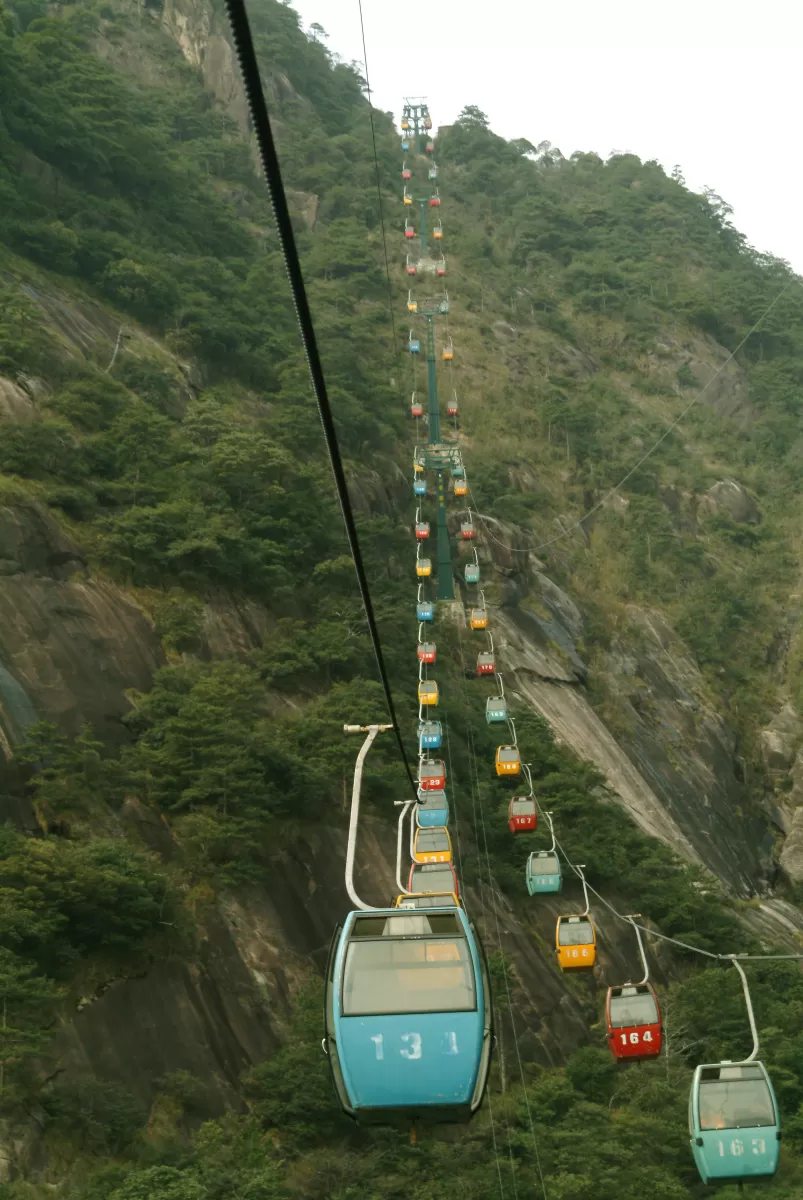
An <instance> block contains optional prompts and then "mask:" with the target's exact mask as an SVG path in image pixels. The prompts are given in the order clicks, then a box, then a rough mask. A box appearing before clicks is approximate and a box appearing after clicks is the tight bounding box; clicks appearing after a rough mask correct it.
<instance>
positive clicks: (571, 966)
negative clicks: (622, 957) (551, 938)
mask: <svg viewBox="0 0 803 1200" xmlns="http://www.w3.org/2000/svg"><path fill="white" fill-rule="evenodd" d="M555 951H556V953H557V956H558V966H559V967H560V969H561V970H562V971H590V970H591V968H592V967H593V966H594V963H595V962H596V958H597V935H596V933H595V932H594V925H593V923H592V921H591V918H590V917H586V916H577V917H558V920H557V924H556V926H555Z"/></svg>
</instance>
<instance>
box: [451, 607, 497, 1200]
mask: <svg viewBox="0 0 803 1200" xmlns="http://www.w3.org/2000/svg"><path fill="white" fill-rule="evenodd" d="M457 642H458V647H459V650H460V680H461V682H460V691H461V693H462V696H463V703H465V699H466V697H465V690H466V685H465V675H466V656H465V652H464V650H463V634H462V630H461V622H460V621H458V623H457ZM469 791H470V793H471V809H472V814H473V823H472V824H473V831H474V837H475V839H476V842H477V857H478V864H479V870H478V874H477V885H478V890H479V893H480V908H481V909H482V916H483V922H485V921H486V920H487V917H486V909H485V887H484V884H483V882H482V858H481V856H480V850H479V845H480V843H479V838H478V837H477V830H478V829H479V822H478V820H477V790H476V788H475V787H474V779H473V776H472V773H471V766H470V764H469ZM485 1091H486V1095H487V1097H488V1114H489V1116H490V1118H491V1141H492V1143H493V1148H494V1157H495V1159H496V1173H497V1176H498V1178H499V1195H500V1196H501V1197H502V1198H503V1200H504V1195H505V1189H504V1185H503V1184H502V1168H501V1166H500V1163H499V1149H498V1146H497V1144H496V1126H495V1124H494V1109H493V1100H492V1098H491V1087H490V1080H489V1082H488V1086H487V1087H486V1089H485Z"/></svg>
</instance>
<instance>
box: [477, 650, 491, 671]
mask: <svg viewBox="0 0 803 1200" xmlns="http://www.w3.org/2000/svg"><path fill="white" fill-rule="evenodd" d="M495 671H496V656H495V654H494V653H493V651H492V650H481V651H480V652H479V654H478V655H477V674H478V675H493V674H494V672H495Z"/></svg>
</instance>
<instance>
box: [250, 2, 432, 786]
mask: <svg viewBox="0 0 803 1200" xmlns="http://www.w3.org/2000/svg"><path fill="white" fill-rule="evenodd" d="M226 11H227V13H228V17H229V24H230V26H231V32H232V38H233V41H234V46H235V49H236V52H237V58H238V61H239V64H240V72H241V74H242V78H243V84H244V86H245V92H246V98H247V100H248V108H249V112H250V114H251V120H252V122H253V126H254V131H255V133H256V137H257V145H258V146H259V154H260V159H261V162H262V170H263V172H264V175H265V181H266V183H267V185H268V194H269V196H270V202H271V206H272V208H273V217H274V220H275V222H276V229H277V232H278V234H279V243H280V245H281V250H282V256H283V258H284V265H285V269H286V271H287V277H288V279H289V281H290V291H291V294H292V298H293V307H294V308H295V313H296V320H297V321H298V325H299V329H300V331H301V340H302V344H303V346H304V354H305V356H306V359H307V366H308V367H309V373H310V376H311V379H312V387H313V391H314V393H315V399H316V401H317V404H318V413H319V415H320V419H321V425H322V426H323V433H324V438H325V440H326V448H327V450H328V452H329V461H330V463H331V467H332V474H333V475H334V479H335V487H336V489H337V497H338V500H339V501H340V509H341V512H342V514H343V523H344V525H345V527H346V537H347V539H348V544H349V550H350V552H351V557H352V559H353V560H354V569H355V571H356V574H357V583H358V585H359V589H360V596H361V598H362V602H363V607H364V609H365V616H366V620H367V621H368V630H369V633H370V636H371V642H372V644H373V648H374V654H375V656H376V665H377V669H378V671H379V677H380V679H381V681H382V687H383V688H384V692H385V699H386V701H387V706H388V713H389V714H390V718H391V721H392V723H393V730H394V733H395V734H396V741H397V743H398V746H399V752H400V754H401V757H402V762H403V763H404V767H405V770H406V771H407V777H408V779H409V781H410V786H411V788H412V789H413V791H414V792H415V791H416V786H415V780H414V779H413V772H412V770H411V768H410V762H409V760H408V758H407V751H406V750H405V747H404V741H403V740H402V736H401V729H400V728H399V722H398V718H397V716H396V706H395V704H394V703H393V694H392V692H391V688H390V680H389V679H388V673H387V668H386V666H385V658H384V655H383V653H382V644H381V641H380V637H379V630H378V628H377V624H376V617H375V616H374V608H373V604H372V602H371V594H370V590H369V587H368V578H367V575H366V573H365V564H364V563H363V559H362V552H361V550H360V543H359V538H358V536H357V527H356V525H355V523H354V512H353V510H352V507H351V500H350V498H349V492H348V483H347V482H346V474H345V471H344V469H343V461H342V459H341V457H340V447H339V445H338V440H337V430H336V428H335V423H334V417H333V415H332V408H331V405H330V403H329V393H328V391H327V387H326V378H325V376H324V371H323V365H322V363H321V358H320V354H319V351H318V341H317V338H316V336H315V326H314V324H313V321H312V313H311V312H310V307H309V301H308V299H307V291H306V287H305V285H304V275H303V273H302V270H301V262H300V260H299V257H298V247H297V246H296V239H295V234H294V233H293V225H292V221H291V220H290V210H289V209H288V207H287V195H286V193H285V190H284V183H283V182H282V173H281V168H280V166H279V158H278V155H277V153H276V144H275V142H274V140H273V129H272V127H271V123H270V117H269V115H268V107H267V104H266V103H265V96H264V93H263V91H262V79H261V76H260V73H259V66H258V64H257V59H256V53H255V51H254V42H253V38H252V37H251V26H250V23H249V20H248V13H247V11H246V7H245V0H226Z"/></svg>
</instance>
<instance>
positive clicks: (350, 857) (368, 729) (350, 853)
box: [343, 725, 393, 912]
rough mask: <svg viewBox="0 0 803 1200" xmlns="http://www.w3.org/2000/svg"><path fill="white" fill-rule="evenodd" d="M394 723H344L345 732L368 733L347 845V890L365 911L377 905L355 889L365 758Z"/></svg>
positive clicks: (356, 773)
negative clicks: (355, 860) (381, 734)
mask: <svg viewBox="0 0 803 1200" xmlns="http://www.w3.org/2000/svg"><path fill="white" fill-rule="evenodd" d="M392 728H393V726H392V725H344V726H343V732H344V733H364V734H366V738H365V741H364V742H363V744H362V746H360V752H359V754H358V755H357V761H356V763H355V764H354V783H353V786H352V789H351V815H350V817H349V837H348V845H347V847H346V891H347V892H348V895H349V899H350V900H351V902H352V904H353V905H354V906H355V908H359V909H362V910H363V912H376V911H378V910H377V909H376V907H375V906H374V905H372V904H365V903H364V902H363V901H362V900H361V899H360V897H359V896H358V895H357V893H356V891H355V890H354V856H355V853H356V849H357V829H358V828H359V822H360V792H361V790H362V771H363V766H364V765H365V759H366V757H367V755H368V751H369V750H370V749H371V746H372V745H373V743H374V740H375V738H376V737H377V736H378V735H379V734H380V733H384V732H386V731H387V730H388V729H392Z"/></svg>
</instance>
